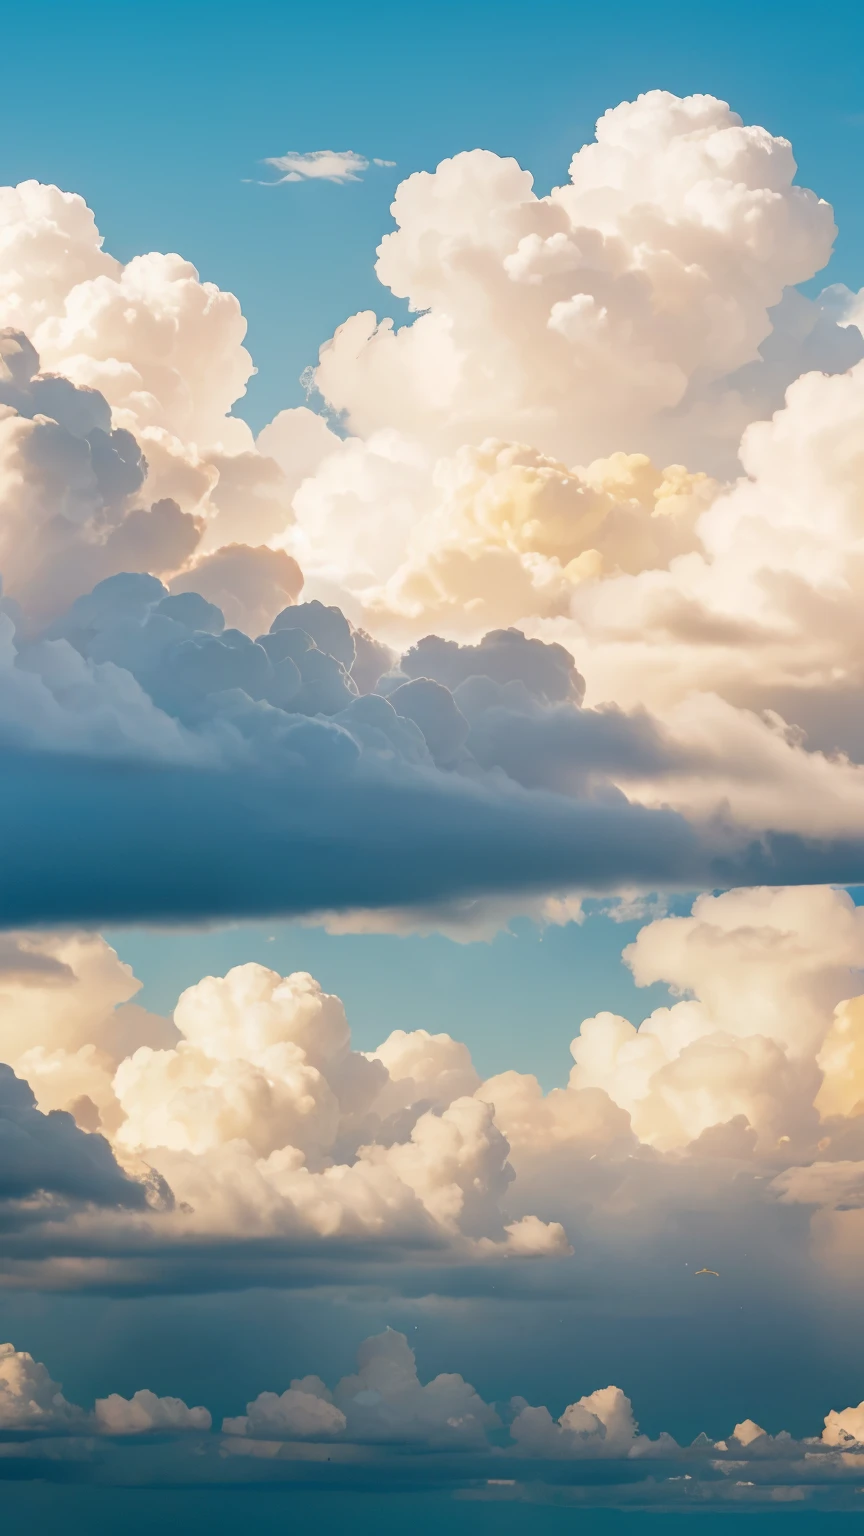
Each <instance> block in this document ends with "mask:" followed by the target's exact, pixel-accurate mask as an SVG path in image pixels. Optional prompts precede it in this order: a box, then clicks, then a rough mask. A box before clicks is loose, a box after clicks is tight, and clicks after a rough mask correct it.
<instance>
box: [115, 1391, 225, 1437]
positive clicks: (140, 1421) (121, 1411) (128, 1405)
mask: <svg viewBox="0 0 864 1536" xmlns="http://www.w3.org/2000/svg"><path fill="white" fill-rule="evenodd" d="M94 1414H95V1417H96V1423H97V1425H98V1427H99V1430H100V1431H101V1433H102V1434H104V1435H144V1434H148V1433H151V1432H152V1431H154V1430H160V1431H169V1432H171V1433H174V1434H176V1433H177V1432H178V1431H183V1430H207V1429H209V1428H210V1426H211V1424H212V1419H211V1417H210V1414H209V1413H208V1411H207V1409H206V1408H187V1406H186V1404H185V1403H184V1402H183V1400H182V1398H179V1397H157V1396H156V1394H155V1392H149V1391H147V1390H146V1388H145V1389H142V1390H141V1391H138V1392H135V1393H134V1394H133V1396H132V1397H130V1398H126V1397H120V1396H119V1395H118V1394H117V1393H116V1392H112V1393H111V1395H110V1397H99V1398H97V1399H96V1404H95V1407H94Z"/></svg>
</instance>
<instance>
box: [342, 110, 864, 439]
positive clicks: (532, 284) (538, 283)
mask: <svg viewBox="0 0 864 1536" xmlns="http://www.w3.org/2000/svg"><path fill="white" fill-rule="evenodd" d="M794 174H795V162H794V159H793V157H792V151H791V147H790V145H789V144H788V142H787V141H786V140H784V139H780V138H775V137H772V135H770V134H768V133H767V132H766V131H765V130H764V129H762V128H757V127H745V126H744V125H743V124H742V121H741V119H740V117H738V116H737V114H735V113H734V112H731V111H730V109H729V107H728V106H727V105H726V104H725V103H724V102H720V101H717V100H715V99H714V98H712V97H709V96H692V97H687V98H685V99H680V98H677V97H675V96H672V95H671V94H670V93H668V92H663V91H651V92H648V93H647V94H646V95H644V96H641V97H639V98H638V100H637V101H635V102H626V103H622V104H621V106H619V107H616V108H614V109H613V110H611V111H609V112H607V113H606V114H605V115H604V117H602V118H601V119H600V121H599V123H598V125H597V137H596V141H595V142H594V143H592V144H589V145H586V146H585V147H584V148H583V149H581V150H579V151H578V152H577V153H576V154H575V155H574V157H573V161H572V163H571V166H570V180H569V182H568V183H567V184H565V185H564V186H561V187H557V188H555V189H554V190H553V191H552V192H551V193H550V195H549V196H548V197H541V198H538V197H537V196H536V194H535V193H534V192H533V190H532V178H531V176H530V174H529V172H527V171H525V170H522V168H521V167H520V166H519V165H518V164H517V163H516V162H515V161H514V160H508V159H502V158H500V157H499V156H497V155H494V154H491V153H489V152H488V151H483V150H474V151H470V152H468V153H465V154H460V155H457V156H455V157H454V158H453V159H452V160H447V161H444V162H443V163H442V164H441V165H440V166H439V167H438V169H437V170H436V171H435V172H434V173H431V174H429V173H426V172H419V173H416V174H415V175H413V176H411V177H409V178H408V180H407V181H406V182H403V183H402V184H401V186H400V187H399V189H398V191H397V194H396V200H395V203H394V217H395V219H396V223H397V229H396V231H395V232H394V233H393V234H390V235H388V236H386V237H385V239H384V241H383V242H382V245H381V247H380V251H379V261H378V268H377V270H378V275H379V277H380V279H381V281H382V282H383V283H384V284H385V285H386V286H387V287H389V288H391V289H392V290H393V292H394V293H395V294H397V295H398V296H399V297H400V298H407V299H408V301H409V303H410V304H411V306H412V308H414V309H415V310H419V311H423V314H422V316H421V318H419V319H418V320H416V321H415V322H414V323H413V324H412V325H410V326H407V327H403V328H402V329H401V330H400V331H395V330H394V329H393V325H392V322H384V323H383V324H381V325H380V326H379V325H377V324H376V320H375V317H374V316H373V315H370V314H363V315H357V316H354V317H353V318H352V319H351V320H349V321H346V323H345V325H344V326H342V327H341V328H340V330H339V331H338V332H337V334H336V336H335V337H334V338H333V340H332V341H331V342H330V343H328V344H327V346H326V347H325V348H324V349H323V350H322V355H321V362H320V365H319V369H318V374H317V380H318V386H319V388H320V389H321V391H322V393H323V394H324V395H325V397H326V398H327V399H328V400H329V401H330V402H331V403H332V404H333V405H334V406H335V407H336V408H337V409H339V410H343V411H346V412H347V413H348V416H349V419H350V422H351V424H352V427H353V428H354V429H355V430H357V431H359V432H360V433H361V434H363V435H367V434H368V433H369V432H370V431H373V430H376V429H377V428H380V427H388V428H392V427H396V428H398V429H399V430H400V431H405V432H408V433H414V432H417V430H418V427H420V424H421V423H422V427H421V428H420V433H419V435H420V436H422V437H425V438H428V437H429V435H430V433H431V432H434V433H435V435H436V436H437V439H438V441H439V442H440V443H442V444H445V443H446V444H449V445H452V446H453V447H458V446H459V445H460V443H461V442H465V441H475V442H476V441H478V440H480V439H482V438H483V437H485V436H487V435H490V434H494V435H498V436H508V437H512V438H514V439H516V440H517V441H529V442H532V443H533V444H534V445H535V446H536V447H538V448H539V449H541V451H544V452H547V453H548V452H551V453H553V454H557V455H564V456H566V457H568V458H582V457H583V455H584V454H585V452H586V448H587V449H588V453H589V456H590V455H591V454H592V451H593V455H595V456H596V454H597V453H598V452H600V453H610V452H614V451H615V450H616V449H619V448H620V447H621V446H622V437H623V438H624V444H623V446H629V447H631V448H637V449H640V450H643V451H644V450H645V449H646V448H648V449H651V448H652V447H653V446H654V445H655V444H657V443H658V442H660V443H662V444H664V447H665V451H668V448H669V447H670V446H672V445H673V444H681V442H682V440H683V437H684V434H685V433H687V432H688V431H689V433H690V435H691V436H692V434H693V431H694V421H693V418H694V416H695V417H696V422H697V424H696V427H695V430H696V432H698V431H699V427H700V425H701V428H702V432H703V436H707V435H708V434H709V433H710V430H711V429H710V427H708V425H707V421H706V420H705V418H707V417H708V416H709V415H712V416H715V417H716V416H718V415H719V418H720V420H719V422H718V423H717V426H716V427H715V429H714V430H715V431H718V430H719V432H720V433H722V432H723V430H724V428H725V430H726V431H728V430H729V427H730V418H731V423H734V425H732V434H737V433H740V429H741V426H743V424H744V421H745V420H746V419H747V409H748V406H749V407H750V409H751V410H752V402H751V401H747V400H744V399H741V394H742V393H743V391H738V390H736V388H735V383H734V379H733V376H734V375H735V373H736V371H737V370H739V369H741V368H743V367H744V366H745V365H748V364H752V363H753V362H754V360H758V358H759V351H758V349H759V346H760V344H761V343H763V342H764V341H765V339H766V337H768V335H769V334H770V331H771V317H770V314H769V311H770V310H771V309H772V308H773V307H774V306H776V305H778V304H779V303H780V301H781V299H782V297H783V292H784V289H785V288H786V287H788V286H789V285H793V284H796V283H800V282H802V281H803V280H804V279H805V278H809V277H811V276H812V275H813V274H814V272H816V271H818V270H819V268H820V267H822V266H824V264H825V262H826V261H827V259H828V255H829V253H830V249H831V244H832V241H833V238H834V233H835V231H834V226H833V219H832V216H831V210H830V208H829V207H828V206H827V204H825V203H822V202H820V201H819V200H818V199H817V198H816V197H815V196H814V194H813V193H811V192H807V191H805V190H804V189H802V188H800V187H797V186H796V185H795V184H794V182H793V177H794ZM834 329H835V330H836V329H838V328H837V327H835V328H834ZM848 339H849V338H847V337H845V336H844V337H843V338H841V345H842V341H844V340H848ZM848 361H849V359H848V356H845V355H844V358H843V360H842V362H841V366H842V367H845V366H848ZM797 371H799V370H798V369H795V370H794V371H792V372H791V373H790V374H789V375H788V377H787V380H786V382H788V380H789V378H792V377H794V376H795V372H797ZM721 381H723V383H722V388H718V386H720V385H721ZM577 400H578V408H575V407H576V401H577ZM564 402H566V405H565V404H564ZM718 403H719V406H720V409H719V412H718V410H717V406H718ZM700 413H701V416H702V421H701V422H700V421H699V418H700ZM733 446H734V436H733ZM673 452H677V453H680V447H679V448H677V449H673Z"/></svg>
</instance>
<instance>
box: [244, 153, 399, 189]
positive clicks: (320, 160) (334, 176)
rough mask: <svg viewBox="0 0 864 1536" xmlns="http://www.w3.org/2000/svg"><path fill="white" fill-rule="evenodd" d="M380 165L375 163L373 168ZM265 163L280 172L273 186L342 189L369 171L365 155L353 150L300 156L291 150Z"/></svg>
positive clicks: (379, 162)
mask: <svg viewBox="0 0 864 1536" xmlns="http://www.w3.org/2000/svg"><path fill="white" fill-rule="evenodd" d="M381 163H382V162H381V161H378V160H376V161H375V164H376V165H380V164H381ZM384 163H385V164H386V163H387V162H386V161H385V162H384ZM264 164H265V165H272V166H273V169H274V170H276V171H281V173H282V174H281V175H280V176H279V178H278V180H277V181H276V182H275V183H274V185H275V186H282V185H283V184H284V183H285V182H289V181H335V182H336V184H337V186H342V185H344V183H345V182H346V181H360V180H361V178H362V175H363V172H364V171H368V169H369V161H368V160H367V159H366V157H365V155H358V154H356V153H355V151H354V150H353V149H310V150H307V151H306V153H305V154H302V155H301V154H300V153H298V151H297V150H290V151H289V153H288V154H287V155H274V156H272V157H271V158H270V159H268V160H265V161H264Z"/></svg>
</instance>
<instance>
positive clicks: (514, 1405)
mask: <svg viewBox="0 0 864 1536" xmlns="http://www.w3.org/2000/svg"><path fill="white" fill-rule="evenodd" d="M357 1364H358V1369H357V1371H356V1373H355V1374H353V1375H348V1376H345V1377H343V1378H342V1379H341V1380H340V1381H338V1382H337V1383H336V1385H335V1386H334V1387H333V1389H332V1390H331V1389H329V1388H328V1387H327V1386H326V1385H325V1383H324V1381H323V1380H322V1379H321V1378H320V1377H319V1376H305V1377H302V1378H299V1379H297V1380H295V1381H293V1382H292V1383H291V1385H290V1387H288V1388H287V1389H286V1390H285V1391H283V1392H282V1393H281V1394H280V1393H277V1392H272V1391H266V1392H262V1393H260V1394H259V1396H258V1397H256V1398H254V1399H253V1400H252V1401H251V1402H250V1403H248V1404H247V1409H246V1413H245V1414H242V1415H238V1416H235V1417H230V1416H229V1417H227V1418H225V1419H224V1420H223V1423H222V1433H221V1436H220V1435H219V1434H218V1433H214V1432H213V1431H212V1428H211V1424H212V1421H211V1415H210V1413H209V1412H208V1410H207V1409H205V1408H202V1407H197V1408H189V1407H187V1406H186V1404H185V1403H184V1402H183V1401H182V1400H181V1399H178V1398H171V1397H164V1398H159V1397H157V1396H156V1395H155V1394H154V1393H152V1392H149V1391H139V1392H136V1393H135V1394H134V1396H133V1397H132V1398H131V1399H124V1398H122V1397H120V1396H118V1395H117V1394H112V1395H111V1396H109V1397H107V1398H101V1399H98V1400H97V1402H96V1407H95V1411H94V1412H93V1413H92V1414H89V1413H86V1412H85V1411H84V1410H83V1409H81V1408H78V1407H76V1406H75V1405H73V1404H70V1403H68V1402H66V1400H65V1399H64V1398H63V1396H62V1393H61V1391H60V1388H59V1386H58V1384H57V1383H56V1382H54V1381H52V1380H51V1377H50V1376H49V1374H48V1371H47V1370H46V1368H45V1366H44V1365H41V1364H38V1363H37V1362H35V1361H34V1360H33V1359H32V1357H31V1356H30V1355H28V1354H26V1353H25V1352H23V1351H21V1352H18V1351H15V1350H14V1349H13V1347H12V1346H11V1345H3V1346H0V1424H2V1428H3V1429H4V1430H5V1432H6V1434H7V1436H11V1437H13V1439H12V1443H10V1442H9V1440H7V1442H6V1443H5V1444H4V1445H3V1447H2V1451H3V1453H4V1454H3V1455H2V1456H0V1475H2V1474H3V1472H4V1471H5V1470H6V1467H7V1466H9V1469H10V1471H12V1470H13V1467H12V1465H10V1463H11V1458H10V1456H9V1453H10V1452H11V1453H12V1456H14V1457H15V1462H16V1465H15V1466H14V1471H15V1472H16V1473H17V1475H21V1461H22V1459H26V1458H28V1457H32V1458H34V1459H35V1460H36V1461H37V1462H39V1461H41V1460H43V1459H44V1458H45V1457H48V1458H49V1459H50V1458H51V1457H52V1456H53V1457H55V1458H57V1457H65V1459H66V1460H71V1461H73V1462H74V1461H75V1460H78V1461H85V1460H88V1459H90V1460H91V1462H92V1452H93V1444H94V1439H95V1437H102V1444H101V1445H100V1447H99V1451H100V1454H99V1459H98V1461H96V1462H95V1463H93V1473H92V1475H94V1476H95V1479H96V1481H100V1482H101V1481H104V1482H107V1483H111V1482H112V1481H114V1479H115V1477H116V1475H117V1468H118V1465H119V1467H120V1468H123V1467H124V1466H125V1468H126V1469H127V1475H128V1474H129V1472H131V1473H132V1475H133V1476H134V1479H135V1483H136V1486H139V1487H140V1486H147V1485H148V1484H159V1483H164V1482H165V1481H166V1478H167V1481H169V1483H170V1485H171V1486H172V1487H174V1488H177V1487H183V1486H186V1487H191V1486H194V1485H195V1484H196V1483H199V1482H200V1481H201V1480H202V1478H203V1479H207V1480H208V1481H209V1483H210V1485H211V1486H212V1485H213V1483H214V1482H215V1483H216V1484H217V1485H218V1484H222V1485H230V1484H232V1483H235V1482H240V1483H242V1482H243V1481H244V1480H246V1477H247V1471H246V1469H247V1468H248V1467H249V1463H250V1462H251V1463H252V1464H253V1465H254V1467H255V1477H256V1480H263V1481H267V1482H271V1483H272V1482H276V1483H278V1482H285V1483H288V1484H290V1485H293V1486H295V1487H296V1486H298V1485H299V1486H303V1485H304V1483H313V1482H315V1481H316V1480H319V1479H320V1476H321V1471H320V1465H321V1463H322V1462H324V1461H326V1462H327V1463H329V1465H328V1485H329V1486H330V1487H332V1488H336V1489H339V1488H344V1487H346V1486H347V1487H349V1488H352V1489H353V1490H354V1491H355V1493H356V1491H358V1489H362V1488H376V1487H379V1486H380V1485H381V1483H382V1481H387V1480H388V1479H389V1480H391V1481H390V1485H391V1486H392V1479H393V1478H394V1477H404V1476H406V1475H407V1476H408V1477H411V1478H416V1477H418V1476H419V1477H422V1480H423V1483H424V1486H427V1487H429V1486H431V1487H438V1488H440V1489H442V1490H447V1489H450V1490H461V1491H462V1493H463V1496H465V1494H466V1493H467V1494H468V1495H469V1496H471V1497H474V1498H483V1499H490V1500H495V1499H499V1498H501V1497H505V1498H526V1499H530V1500H531V1502H533V1503H535V1504H536V1503H544V1502H554V1503H556V1504H558V1505H559V1506H560V1505H561V1504H562V1503H564V1504H565V1505H566V1504H567V1503H571V1502H573V1503H579V1504H587V1505H589V1506H590V1505H598V1504H599V1505H603V1504H609V1503H612V1504H617V1505H620V1504H623V1505H626V1504H628V1503H630V1502H635V1503H636V1504H637V1505H638V1506H640V1507H651V1506H655V1507H657V1508H660V1509H663V1508H668V1509H670V1510H674V1509H676V1508H680V1507H682V1506H683V1507H687V1506H688V1505H689V1506H691V1507H692V1506H693V1505H694V1504H695V1505H698V1506H700V1507H705V1506H706V1505H708V1506H709V1507H710V1506H711V1505H716V1504H719V1505H721V1506H722V1505H723V1504H727V1503H731V1504H733V1505H739V1506H743V1507H744V1508H750V1507H755V1508H758V1507H759V1505H760V1504H763V1503H768V1504H772V1503H773V1504H777V1503H782V1502H793V1503H805V1504H811V1505H813V1506H815V1507H816V1508H829V1509H830V1508H839V1509H843V1508H850V1507H851V1508H854V1507H855V1500H856V1495H857V1494H858V1487H857V1484H858V1482H859V1481H860V1474H861V1467H862V1463H864V1444H862V1441H861V1434H862V1429H864V1421H862V1412H864V1405H859V1406H858V1407H857V1408H856V1407H849V1408H844V1409H842V1410H836V1409H832V1410H831V1411H829V1412H828V1413H827V1414H826V1415H825V1418H824V1428H823V1431H822V1434H821V1436H820V1435H813V1436H812V1437H808V1438H806V1439H794V1438H793V1437H792V1436H791V1435H790V1434H788V1433H787V1432H786V1431H780V1432H779V1433H777V1434H773V1435H772V1434H770V1433H768V1432H767V1431H766V1430H764V1429H763V1428H762V1427H761V1425H759V1424H757V1423H756V1422H755V1421H754V1420H753V1419H749V1418H747V1419H743V1420H741V1421H740V1422H738V1423H736V1424H735V1426H734V1428H733V1429H732V1430H731V1431H730V1432H729V1433H728V1434H727V1436H726V1438H725V1439H716V1440H715V1439H712V1438H709V1437H708V1436H707V1435H705V1434H700V1435H698V1436H697V1437H696V1439H695V1440H694V1441H693V1442H692V1443H691V1444H690V1445H680V1444H678V1443H676V1441H675V1440H674V1439H673V1437H672V1436H671V1435H669V1434H666V1433H661V1434H659V1435H658V1436H657V1438H656V1439H650V1438H649V1437H648V1436H647V1435H645V1434H640V1433H639V1428H638V1425H637V1423H636V1420H635V1417H634V1413H633V1407H632V1405H631V1402H630V1400H629V1398H628V1397H627V1396H626V1395H625V1393H624V1392H623V1391H622V1390H621V1389H620V1388H619V1387H615V1386H608V1387H602V1388H599V1389H596V1390H594V1391H592V1392H589V1393H587V1394H585V1395H583V1396H582V1397H579V1398H574V1400H573V1401H572V1402H570V1403H569V1405H568V1406H567V1407H566V1408H565V1409H564V1411H563V1413H562V1414H561V1415H560V1416H559V1418H558V1419H557V1420H556V1419H555V1418H553V1416H552V1414H551V1413H550V1411H549V1410H548V1409H547V1408H546V1407H543V1406H540V1407H534V1406H531V1405H529V1404H528V1403H527V1402H526V1400H525V1398H523V1397H514V1398H512V1399H511V1400H510V1402H508V1403H501V1404H498V1405H495V1404H492V1403H488V1402H486V1401H484V1399H483V1398H482V1397H481V1396H480V1395H479V1393H478V1392H477V1391H476V1390H475V1388H474V1387H472V1386H471V1385H470V1383H469V1382H467V1381H466V1380H465V1379H464V1378H463V1377H462V1376H461V1375H458V1374H456V1373H450V1372H448V1373H442V1374H439V1375H437V1376H434V1377H433V1378H432V1379H431V1380H428V1381H425V1382H424V1381H422V1380H421V1378H420V1375H419V1373H418V1370H417V1365H416V1361H415V1356H414V1352H413V1350H412V1349H411V1348H410V1347H409V1345H408V1341H407V1339H406V1337H405V1335H404V1334H402V1333H399V1332H397V1331H395V1330H392V1329H387V1330H386V1331H385V1332H384V1333H381V1334H378V1335H376V1336H373V1337H372V1338H368V1339H366V1340H365V1341H364V1342H363V1343H362V1344H361V1345H360V1348H359V1350H358V1352H357ZM649 1406H650V1405H649ZM85 1436H88V1437H90V1438H89V1439H88V1438H85ZM124 1442H125V1443H124ZM130 1442H132V1443H131V1445H130ZM136 1442H137V1443H136ZM172 1446H173V1449H172ZM166 1449H168V1452H169V1458H168V1460H167V1463H166V1458H165V1451H166ZM129 1453H131V1455H132V1457H133V1458H134V1460H132V1461H129V1460H128V1459H126V1460H123V1459H121V1458H123V1457H124V1455H125V1456H126V1457H128V1454H129ZM133 1469H134V1470H133ZM344 1473H347V1474H348V1481H347V1484H346V1482H345V1481H344V1480H343V1476H342V1474H344ZM364 1474H365V1475H364ZM30 1475H33V1473H32V1472H31V1473H30ZM38 1475H41V1476H45V1475H47V1473H46V1469H45V1468H44V1465H42V1466H40V1469H39V1474H38ZM121 1478H122V1473H121Z"/></svg>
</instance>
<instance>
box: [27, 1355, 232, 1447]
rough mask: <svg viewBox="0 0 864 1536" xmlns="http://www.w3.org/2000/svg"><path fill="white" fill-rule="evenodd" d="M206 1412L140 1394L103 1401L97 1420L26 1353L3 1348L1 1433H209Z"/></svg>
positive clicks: (95, 1413)
mask: <svg viewBox="0 0 864 1536" xmlns="http://www.w3.org/2000/svg"><path fill="white" fill-rule="evenodd" d="M210 1425H211V1419H210V1414H209V1413H208V1412H207V1409H206V1408H187V1406H186V1404H185V1403H184V1402H182V1401H181V1400H180V1399H179V1398H177V1397H157V1396H156V1394H155V1393H154V1392H148V1391H141V1392H136V1393H135V1394H134V1396H133V1397H132V1398H129V1399H127V1398H123V1397H119V1396H118V1395H117V1393H112V1395H111V1396H110V1397H105V1398H99V1399H97V1401H96V1405H95V1408H94V1411H93V1413H92V1414H89V1413H86V1412H85V1411H84V1409H82V1408H79V1407H77V1406H76V1405H75V1404H74V1403H69V1402H67V1401H66V1399H65V1397H64V1396H63V1393H62V1391H61V1389H60V1387H59V1385H58V1383H57V1382H56V1381H52V1379H51V1377H50V1375H49V1374H48V1371H47V1370H46V1368H45V1366H44V1365H42V1364H40V1363H39V1362H38V1361H36V1360H34V1359H33V1356H32V1355H29V1354H28V1353H27V1352H26V1350H16V1349H15V1347H14V1346H13V1345H12V1344H0V1430H5V1431H7V1432H8V1431H10V1430H11V1431H14V1432H17V1433H18V1434H26V1433H27V1432H28V1431H30V1432H33V1431H37V1432H39V1433H40V1434H52V1435H63V1434H78V1435H80V1434H83V1433H86V1434H91V1435H92V1434H104V1435H142V1434H146V1433H147V1432H148V1431H152V1430H165V1431H172V1432H177V1431H183V1430H208V1429H209V1428H210Z"/></svg>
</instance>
